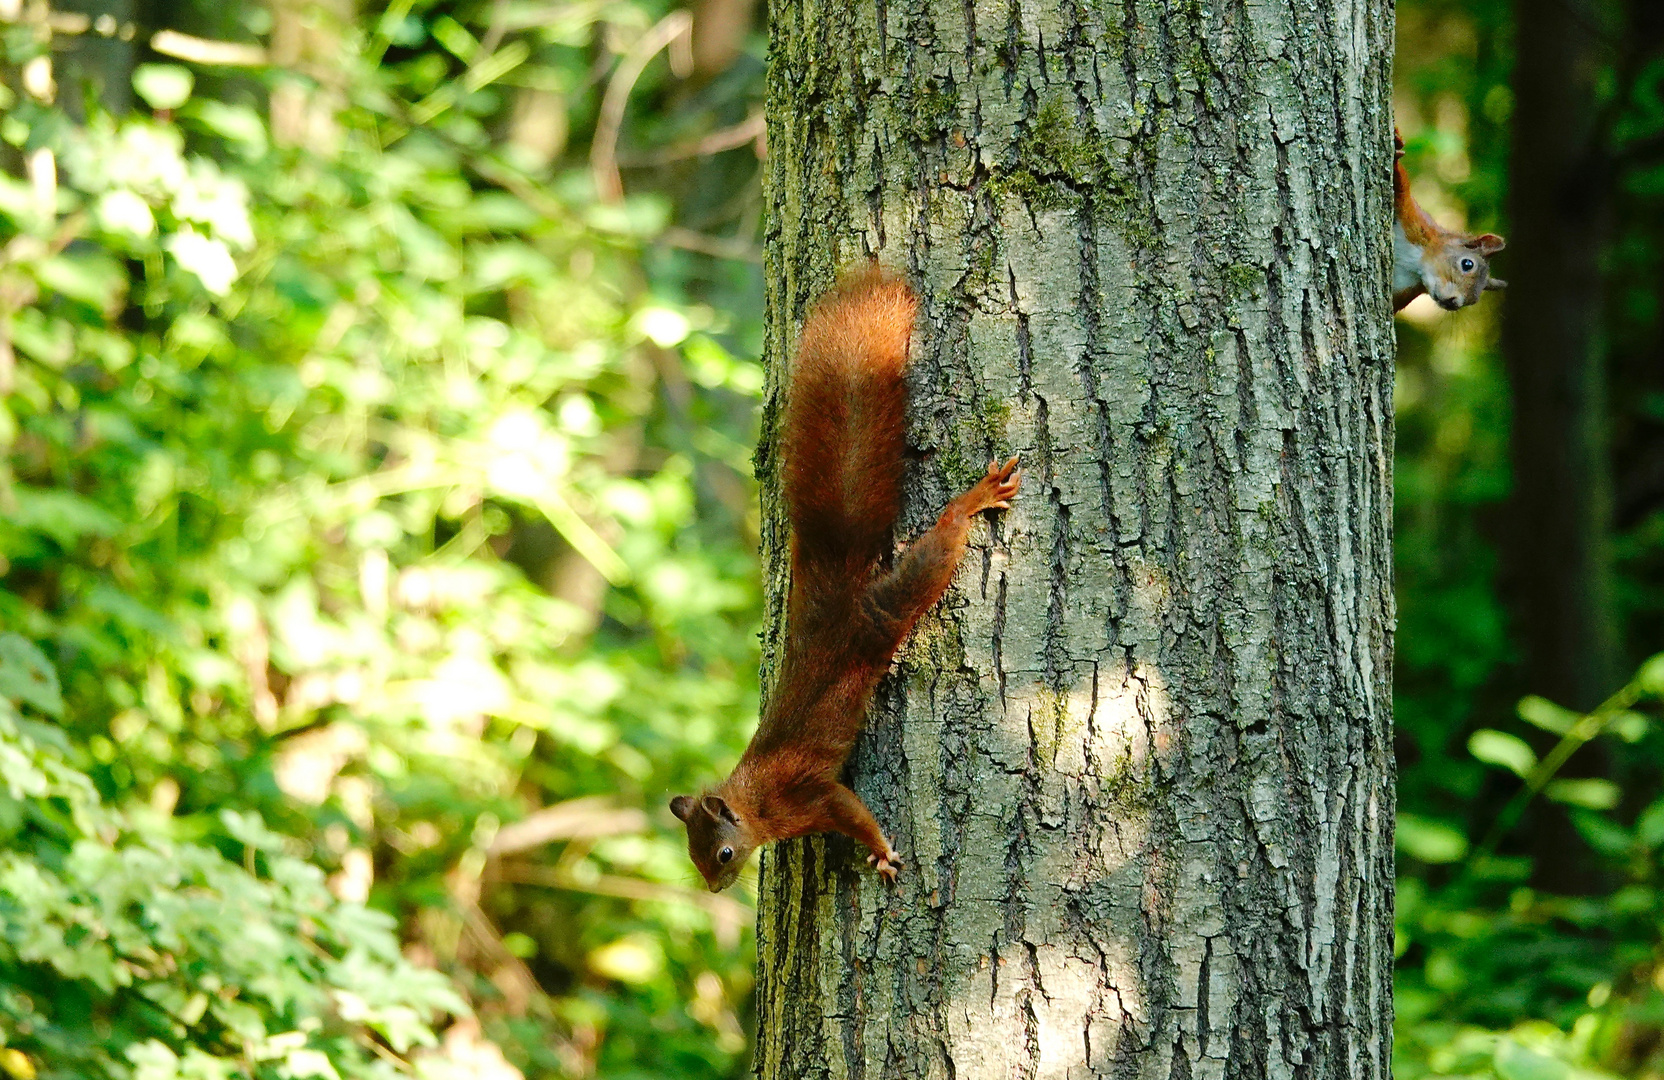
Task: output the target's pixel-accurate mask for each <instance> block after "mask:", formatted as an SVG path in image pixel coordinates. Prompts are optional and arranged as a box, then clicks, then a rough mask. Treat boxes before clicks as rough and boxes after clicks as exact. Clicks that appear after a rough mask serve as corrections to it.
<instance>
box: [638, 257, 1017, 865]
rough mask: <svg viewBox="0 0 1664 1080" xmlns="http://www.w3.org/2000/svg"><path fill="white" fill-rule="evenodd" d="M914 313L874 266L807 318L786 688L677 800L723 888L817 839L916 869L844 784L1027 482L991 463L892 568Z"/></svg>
mask: <svg viewBox="0 0 1664 1080" xmlns="http://www.w3.org/2000/svg"><path fill="white" fill-rule="evenodd" d="M914 305H915V302H914V297H913V293H912V291H911V290H910V289H909V288H908V287H907V284H906V283H905V282H903V281H900V280H897V279H895V278H893V277H890V276H887V275H886V274H884V273H883V272H882V271H880V270H878V269H877V268H876V267H871V268H868V269H866V270H862V271H858V272H855V273H853V274H850V275H848V276H846V277H845V278H844V279H843V280H842V281H841V282H840V283H839V284H838V285H836V286H835V287H834V288H833V289H832V290H831V291H830V292H828V293H827V294H826V295H825V296H823V297H821V299H820V300H819V301H818V302H817V303H816V304H815V305H814V307H813V309H812V310H811V311H810V312H809V316H808V318H807V320H806V321H805V322H804V324H803V333H802V337H801V340H800V342H799V345H798V351H797V359H796V362H795V363H794V364H793V365H792V368H791V373H790V377H789V380H788V383H787V387H786V407H785V417H784V420H783V422H782V432H781V450H782V452H783V454H784V458H785V463H784V468H783V477H782V488H783V491H784V496H785V500H786V514H787V517H788V519H789V521H790V523H791V532H792V538H791V593H790V596H789V597H788V599H787V604H786V647H785V658H784V660H783V662H782V665H781V671H780V678H779V681H778V683H777V684H776V687H775V690H774V693H773V694H771V695H770V696H769V702H768V708H767V709H766V710H765V711H764V712H763V715H762V718H761V720H760V722H759V723H758V725H757V734H756V735H755V736H753V737H752V739H751V744H750V745H749V746H748V747H746V750H745V753H744V755H743V756H741V758H740V761H739V764H738V765H737V766H735V768H734V771H733V773H732V774H731V775H730V776H729V777H728V779H727V780H724V781H723V782H722V783H721V784H719V785H717V786H716V787H715V788H713V789H711V790H710V791H708V792H707V793H705V794H704V795H699V796H693V795H678V796H677V797H676V798H675V799H672V800H671V803H670V810H671V813H673V814H675V815H676V816H677V817H678V818H679V819H681V821H682V822H683V823H684V824H685V825H686V826H687V830H688V854H689V855H690V856H691V857H692V859H693V864H694V865H695V866H697V867H698V868H699V872H700V874H701V875H703V876H704V878H705V883H706V884H707V885H708V886H710V889H711V891H712V892H717V891H720V890H722V889H725V888H727V887H728V886H729V885H731V884H733V882H734V879H735V878H736V877H738V876H739V872H740V868H741V867H742V866H744V865H745V861H746V859H747V858H749V857H750V855H751V852H752V851H754V850H755V849H756V848H758V847H760V846H762V845H763V844H766V843H768V842H769V841H771V840H788V839H791V838H792V837H796V836H806V835H808V834H810V833H819V832H840V833H843V834H844V835H846V836H849V837H852V838H853V839H855V840H857V841H859V842H860V843H861V844H863V845H865V846H866V848H867V849H868V851H869V852H871V854H869V855H868V856H867V861H868V862H869V863H873V864H875V866H876V867H877V870H878V873H879V874H881V875H883V876H884V877H885V878H886V879H887V880H890V881H894V880H895V876H896V871H897V870H898V869H900V868H901V866H902V862H901V858H900V857H899V856H898V855H897V854H896V852H895V849H894V848H892V847H891V846H890V842H889V840H888V839H886V838H885V836H884V832H883V830H882V829H880V828H879V826H878V822H877V821H876V820H875V819H874V818H873V816H872V811H870V810H868V809H867V807H866V804H865V803H863V802H862V801H861V798H860V796H858V795H856V794H855V792H853V791H851V790H850V789H849V788H848V787H846V786H845V785H844V784H843V783H842V782H841V781H840V780H839V774H840V773H841V772H842V770H843V766H844V761H845V759H846V758H848V757H849V752H850V750H851V749H852V748H853V747H854V745H855V738H856V736H857V735H858V734H859V733H860V730H861V723H862V720H863V719H864V718H865V716H866V712H867V706H868V704H869V703H870V702H871V700H872V694H873V690H874V688H875V687H876V686H877V685H878V680H879V679H880V678H882V677H883V675H884V673H885V672H886V671H887V670H889V666H890V658H891V657H892V656H894V655H895V652H896V650H897V649H898V648H900V646H901V643H902V642H903V641H904V640H905V639H906V637H907V634H908V632H909V631H910V630H912V628H913V624H914V623H916V622H917V621H918V620H919V616H920V615H922V614H924V613H925V612H926V611H927V610H929V609H930V607H931V606H932V605H933V604H935V603H936V601H937V600H939V599H941V596H942V594H943V593H944V592H945V591H946V590H947V587H948V583H949V582H950V581H951V580H952V578H953V572H954V570H955V569H956V568H957V567H958V566H959V560H960V558H961V557H962V556H963V555H964V553H965V541H966V535H967V534H968V533H969V531H970V528H971V522H972V520H973V519H974V518H975V517H976V515H978V514H980V513H982V512H983V511H985V510H995V509H1001V510H1003V509H1007V508H1008V507H1009V506H1010V505H1011V499H1012V497H1013V496H1015V495H1016V494H1017V488H1018V486H1019V485H1020V484H1021V482H1022V474H1021V473H1020V472H1019V471H1018V470H1017V459H1016V458H1014V457H1013V458H1012V459H1011V460H1009V461H1007V462H1006V463H1005V464H1003V465H1001V464H1000V463H999V462H997V461H995V462H991V463H989V465H988V472H987V475H985V476H984V477H983V478H982V479H981V480H979V481H978V482H977V483H976V484H975V485H973V486H972V487H971V489H970V490H969V491H966V492H965V493H964V494H963V495H960V496H959V497H958V498H956V499H954V500H953V501H952V502H950V503H948V505H947V508H946V509H944V510H943V511H942V514H941V517H940V518H938V519H937V521H936V524H935V525H933V526H931V528H930V529H929V530H927V531H926V532H925V533H924V535H922V536H920V537H919V538H918V539H917V540H915V541H914V542H913V543H912V545H911V546H909V547H908V548H907V550H906V551H904V552H902V553H901V554H900V555H898V556H896V557H895V558H894V559H893V560H891V561H889V562H888V564H887V565H886V557H887V556H889V555H890V553H891V530H892V529H893V527H894V526H895V522H896V517H897V515H898V513H899V511H900V507H901V476H902V461H903V455H904V453H905V449H906V418H907V384H906V380H905V378H904V372H905V369H906V366H907V348H908V342H909V339H910V338H911V336H912V331H913V309H914Z"/></svg>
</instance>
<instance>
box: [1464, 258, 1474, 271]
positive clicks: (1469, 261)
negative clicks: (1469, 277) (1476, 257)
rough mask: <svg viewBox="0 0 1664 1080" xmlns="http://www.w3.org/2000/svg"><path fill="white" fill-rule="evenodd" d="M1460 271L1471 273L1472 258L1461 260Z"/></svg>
mask: <svg viewBox="0 0 1664 1080" xmlns="http://www.w3.org/2000/svg"><path fill="white" fill-rule="evenodd" d="M1462 273H1464V274H1471V273H1473V260H1472V259H1463V260H1462Z"/></svg>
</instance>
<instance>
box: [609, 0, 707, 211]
mask: <svg viewBox="0 0 1664 1080" xmlns="http://www.w3.org/2000/svg"><path fill="white" fill-rule="evenodd" d="M692 29H693V16H691V15H689V14H688V13H687V12H686V11H672V12H671V13H670V14H669V15H666V16H665V17H664V18H662V19H660V20H659V21H658V22H657V23H656V24H655V25H654V26H653V28H652V29H651V30H649V31H647V33H645V34H643V35H641V39H640V40H638V41H637V42H636V43H635V45H634V46H632V47H631V49H630V51H629V52H627V53H625V54H624V59H623V60H622V61H621V62H620V63H619V65H618V70H617V71H615V72H613V76H612V80H611V81H610V82H608V83H607V92H606V95H605V96H604V97H602V99H601V116H600V118H599V120H598V121H597V122H596V125H595V141H594V142H593V143H591V144H590V149H589V167H590V171H591V172H592V173H593V174H594V176H595V190H596V192H597V194H599V195H600V197H601V201H603V202H617V201H618V200H620V199H622V198H623V197H624V181H623V180H622V179H621V178H620V177H619V175H618V133H619V132H620V131H621V130H622V129H623V127H624V107H625V106H626V105H628V104H629V101H630V92H631V91H632V90H634V89H635V85H636V80H637V79H640V78H641V73H642V72H643V71H645V70H646V69H647V63H648V61H650V60H652V59H653V57H655V56H657V55H658V54H659V50H661V49H664V48H666V47H668V46H671V45H675V46H676V48H674V49H672V50H671V53H670V66H671V70H673V71H677V72H679V73H680V72H685V71H687V70H688V69H690V68H691V67H692V65H693V46H692V41H693V37H692Z"/></svg>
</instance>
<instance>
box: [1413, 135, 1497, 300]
mask: <svg viewBox="0 0 1664 1080" xmlns="http://www.w3.org/2000/svg"><path fill="white" fill-rule="evenodd" d="M1392 145H1393V156H1392V207H1393V217H1394V219H1395V220H1394V222H1393V227H1392V309H1393V310H1394V311H1402V310H1403V309H1404V306H1405V305H1406V304H1408V303H1409V302H1410V301H1411V300H1414V299H1415V298H1416V297H1418V296H1420V295H1421V294H1422V293H1427V294H1428V295H1429V296H1431V297H1432V298H1433V301H1434V302H1435V303H1437V304H1438V305H1439V306H1440V307H1442V308H1444V309H1445V310H1446V311H1455V310H1457V309H1458V308H1462V307H1466V306H1467V305H1469V304H1477V303H1478V302H1479V294H1480V293H1483V292H1489V291H1492V290H1495V289H1506V288H1507V287H1508V283H1507V282H1506V281H1503V280H1502V279H1500V278H1494V277H1492V276H1491V256H1492V255H1495V254H1496V253H1497V252H1499V251H1501V250H1502V249H1503V248H1504V247H1505V246H1506V242H1505V241H1504V240H1503V239H1502V237H1500V236H1498V235H1496V234H1495V233H1484V234H1482V235H1480V236H1470V235H1468V234H1467V233H1459V232H1453V231H1451V230H1450V229H1446V228H1444V227H1443V226H1442V225H1440V224H1439V223H1438V222H1436V221H1434V220H1433V219H1432V217H1431V216H1429V215H1428V213H1427V211H1425V210H1423V209H1422V208H1421V207H1420V206H1418V205H1416V201H1415V199H1413V198H1412V197H1411V196H1410V174H1409V173H1407V172H1405V171H1404V137H1403V136H1402V135H1400V134H1399V133H1398V129H1397V128H1393V129H1392Z"/></svg>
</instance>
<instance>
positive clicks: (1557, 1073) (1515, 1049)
mask: <svg viewBox="0 0 1664 1080" xmlns="http://www.w3.org/2000/svg"><path fill="white" fill-rule="evenodd" d="M1494 1060H1495V1062H1496V1071H1497V1075H1498V1076H1500V1077H1502V1080H1569V1078H1570V1077H1571V1075H1572V1070H1571V1066H1569V1065H1567V1064H1566V1063H1565V1062H1563V1061H1556V1060H1555V1059H1554V1058H1551V1057H1548V1056H1546V1055H1543V1054H1539V1053H1537V1052H1536V1051H1534V1050H1527V1049H1526V1048H1525V1047H1523V1046H1521V1045H1520V1044H1519V1043H1517V1042H1515V1041H1514V1040H1512V1039H1510V1038H1508V1037H1507V1036H1504V1037H1503V1038H1501V1039H1499V1040H1497V1044H1496V1057H1495V1059H1494Z"/></svg>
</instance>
